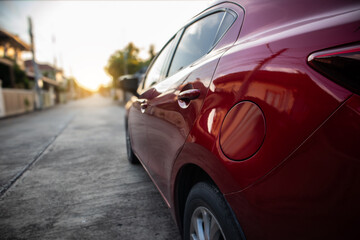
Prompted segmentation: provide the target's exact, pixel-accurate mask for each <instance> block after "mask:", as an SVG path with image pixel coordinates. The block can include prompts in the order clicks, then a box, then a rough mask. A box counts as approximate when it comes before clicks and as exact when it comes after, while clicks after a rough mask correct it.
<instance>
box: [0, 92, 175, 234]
mask: <svg viewBox="0 0 360 240" xmlns="http://www.w3.org/2000/svg"><path fill="white" fill-rule="evenodd" d="M123 120H124V109H123V108H121V107H119V106H118V105H116V104H113V103H112V101H111V100H110V99H104V98H102V97H99V96H95V97H92V98H89V99H85V100H80V101H77V102H72V103H70V104H67V105H64V106H60V107H56V108H54V109H50V110H46V111H42V112H37V113H34V114H29V115H24V116H20V117H16V118H10V119H5V120H0V141H1V144H0V184H1V187H2V189H3V192H4V194H3V195H2V196H1V197H0V236H1V237H0V238H1V239H175V240H176V239H180V235H179V233H178V230H177V228H176V226H175V223H174V222H173V220H172V219H171V216H170V212H169V210H168V209H167V207H166V205H165V203H164V201H163V200H162V199H161V196H160V194H159V193H158V191H157V190H156V188H155V186H154V185H153V183H152V182H151V181H150V179H149V178H148V176H147V174H146V172H145V171H144V169H143V168H142V167H141V165H138V166H132V165H129V164H128V162H127V159H126V147H125V136H124V126H123V124H124V123H123ZM19 173H23V175H21V174H20V176H19ZM17 176H18V178H16V177H17ZM14 179H15V180H14ZM11 181H13V182H14V184H13V185H11ZM5 188H7V189H5Z"/></svg>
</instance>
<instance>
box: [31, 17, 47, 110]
mask: <svg viewBox="0 0 360 240" xmlns="http://www.w3.org/2000/svg"><path fill="white" fill-rule="evenodd" d="M28 21H29V35H30V43H31V54H32V63H33V69H34V73H35V76H34V82H35V92H36V101H35V102H36V106H35V107H36V109H37V110H41V109H42V107H43V103H42V96H41V87H40V86H39V81H41V74H40V72H39V68H38V65H37V64H36V60H35V59H36V58H35V45H34V35H33V30H32V21H31V17H28Z"/></svg>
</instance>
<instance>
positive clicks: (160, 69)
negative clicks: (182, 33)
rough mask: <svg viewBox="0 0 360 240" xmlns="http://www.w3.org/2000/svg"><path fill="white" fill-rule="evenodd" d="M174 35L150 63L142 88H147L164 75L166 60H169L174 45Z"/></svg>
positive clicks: (166, 65)
mask: <svg viewBox="0 0 360 240" xmlns="http://www.w3.org/2000/svg"><path fill="white" fill-rule="evenodd" d="M174 42H175V37H174V38H172V39H171V40H170V41H169V42H168V43H167V44H166V46H165V47H164V48H163V49H162V51H161V52H160V53H159V55H158V56H157V57H156V59H155V61H154V63H153V64H152V65H151V67H150V69H149V71H148V73H147V75H146V79H145V83H144V89H147V88H149V87H150V86H152V85H154V84H155V83H157V82H159V81H161V80H163V79H164V78H165V76H166V70H167V68H168V64H167V63H168V62H169V61H170V57H171V53H172V50H173V47H174Z"/></svg>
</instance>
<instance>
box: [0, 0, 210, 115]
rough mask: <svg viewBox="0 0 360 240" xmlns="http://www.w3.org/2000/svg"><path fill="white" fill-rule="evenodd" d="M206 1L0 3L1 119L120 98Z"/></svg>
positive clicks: (124, 97)
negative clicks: (84, 100)
mask: <svg viewBox="0 0 360 240" xmlns="http://www.w3.org/2000/svg"><path fill="white" fill-rule="evenodd" d="M208 5H209V1H0V80H1V87H0V117H4V116H11V115H16V114H19V113H24V112H31V111H34V110H36V109H44V108H48V107H51V106H54V105H57V104H64V103H66V102H68V101H71V100H75V99H79V98H83V97H87V96H90V95H92V94H93V93H95V92H99V93H100V94H101V95H103V96H106V97H111V98H113V99H114V100H117V101H119V102H122V103H124V102H126V100H127V99H128V97H129V96H128V94H129V93H125V92H124V91H123V90H122V89H121V82H122V81H127V80H130V81H133V83H134V85H136V84H137V83H138V82H139V81H141V79H142V77H143V76H144V73H145V71H146V69H147V66H148V65H149V63H150V61H151V60H152V59H153V58H154V56H155V55H156V53H157V52H158V51H160V50H161V47H162V46H163V45H164V44H165V43H166V41H167V40H168V39H170V37H171V36H172V35H173V34H175V33H176V32H177V31H178V30H179V29H180V28H181V27H182V26H183V25H184V24H185V23H186V22H187V21H188V20H189V19H191V18H192V17H193V16H195V15H196V14H197V13H199V12H200V11H202V10H203V9H205V8H206V6H208Z"/></svg>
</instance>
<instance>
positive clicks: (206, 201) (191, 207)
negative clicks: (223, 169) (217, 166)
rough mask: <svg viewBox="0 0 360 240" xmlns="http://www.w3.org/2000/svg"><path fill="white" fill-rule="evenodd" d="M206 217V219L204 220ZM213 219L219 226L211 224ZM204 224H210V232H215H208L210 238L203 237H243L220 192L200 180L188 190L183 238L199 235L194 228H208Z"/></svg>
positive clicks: (188, 238)
mask: <svg viewBox="0 0 360 240" xmlns="http://www.w3.org/2000/svg"><path fill="white" fill-rule="evenodd" d="M209 213H210V214H209ZM206 219H207V220H208V221H206ZM203 220H205V221H203ZM213 221H215V222H214V223H216V224H217V225H218V226H219V227H217V226H215V225H211V222H213ZM194 223H200V224H194ZM195 226H198V227H195ZM206 226H211V227H210V228H211V229H212V231H211V232H213V233H216V234H208V235H207V236H209V235H211V236H210V238H206V237H205V238H204V239H210V240H217V239H226V240H239V239H245V237H244V235H243V234H242V231H241V229H240V226H239V224H238V223H237V221H236V220H235V217H234V214H233V212H232V211H231V210H230V208H229V206H228V204H227V202H226V200H225V199H224V197H223V195H222V193H221V192H220V191H219V190H218V189H217V188H216V187H214V186H213V185H211V184H208V183H206V182H200V183H197V184H196V185H195V186H194V187H193V188H192V189H191V190H190V193H189V196H188V198H187V200H186V204H185V213H184V240H190V239H193V238H191V236H192V234H195V235H196V236H197V237H199V236H198V235H197V234H196V231H195V228H198V230H199V231H198V232H201V229H209V228H207V227H206ZM204 232H206V231H204ZM208 232H210V231H208ZM199 235H200V234H199ZM195 239H196V238H195ZM198 239H199V238H198Z"/></svg>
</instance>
